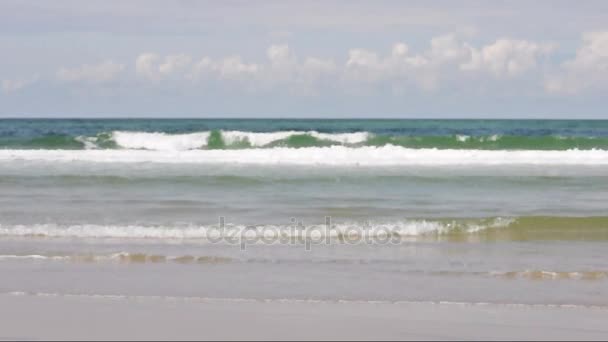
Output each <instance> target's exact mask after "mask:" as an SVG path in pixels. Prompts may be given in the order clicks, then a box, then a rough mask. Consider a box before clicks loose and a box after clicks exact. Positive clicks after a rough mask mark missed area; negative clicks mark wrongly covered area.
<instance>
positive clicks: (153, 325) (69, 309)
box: [0, 295, 608, 340]
mask: <svg viewBox="0 0 608 342" xmlns="http://www.w3.org/2000/svg"><path fill="white" fill-rule="evenodd" d="M606 317H608V309H605V308H585V307H551V306H504V305H463V304H432V303H400V304H388V303H355V302H350V303H342V302H293V301H292V302H281V301H273V302H255V301H232V300H185V299H161V298H105V297H69V296H68V297H65V296H60V297H44V296H29V295H19V296H15V295H0V339H2V340H36V339H51V340H59V339H61V340H63V339H68V340H78V339H85V340H91V339H95V340H99V339H104V340H105V339H110V340H118V339H128V340H138V339H146V340H147V339H152V340H161V339H163V340H164V339H169V340H194V339H195V340H211V339H221V340H241V339H247V340H266V339H270V340H282V339H286V340H301V339H314V340H317V339H330V340H341V339H359V340H361V339H391V340H394V339H407V340H420V339H422V340H454V339H467V340H468V339H491V340H497V339H499V340H508V339H517V340H521V339H534V340H547V339H551V340H553V339H556V340H570V339H585V340H605V339H607V338H608V325H606Z"/></svg>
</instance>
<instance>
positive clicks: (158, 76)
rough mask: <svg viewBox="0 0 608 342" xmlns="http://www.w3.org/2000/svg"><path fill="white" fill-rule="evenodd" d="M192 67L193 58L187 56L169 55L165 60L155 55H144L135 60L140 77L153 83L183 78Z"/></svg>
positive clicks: (136, 70)
mask: <svg viewBox="0 0 608 342" xmlns="http://www.w3.org/2000/svg"><path fill="white" fill-rule="evenodd" d="M191 65H192V57H191V56H189V55H186V54H177V55H168V56H166V57H164V58H163V59H161V58H160V56H158V55H157V54H155V53H143V54H141V55H139V56H138V57H137V59H136V60H135V72H136V73H137V75H138V76H140V77H143V78H144V79H148V80H151V81H160V80H162V79H166V78H172V77H175V76H183V75H184V73H186V72H188V70H189V69H190V67H191Z"/></svg>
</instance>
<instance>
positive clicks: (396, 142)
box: [0, 130, 608, 151]
mask: <svg viewBox="0 0 608 342" xmlns="http://www.w3.org/2000/svg"><path fill="white" fill-rule="evenodd" d="M336 145H337V146H346V147H351V148H357V147H371V146H373V147H382V146H400V147H405V148H409V149H457V150H542V151H551V150H555V151H564V150H571V149H578V150H594V149H595V150H608V138H607V137H584V136H555V135H547V136H515V135H499V134H494V135H489V136H469V135H438V136H434V135H429V136H411V135H397V136H390V135H378V134H373V133H370V132H350V133H321V132H317V131H276V132H245V131H221V130H214V131H203V132H195V133H181V134H169V133H164V132H137V131H112V132H102V133H99V134H97V135H95V136H69V135H45V136H40V137H34V138H15V137H0V149H20V150H29V149H34V150H35V149H47V150H85V149H127V150H150V151H188V150H206V149H254V148H255V149H257V148H275V147H285V148H306V147H328V146H336Z"/></svg>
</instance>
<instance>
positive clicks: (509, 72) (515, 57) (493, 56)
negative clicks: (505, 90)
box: [460, 39, 554, 77]
mask: <svg viewBox="0 0 608 342" xmlns="http://www.w3.org/2000/svg"><path fill="white" fill-rule="evenodd" d="M553 50H554V46H553V45H552V44H538V43H534V42H529V41H525V40H513V39H499V40H497V41H496V42H494V43H492V44H489V45H486V46H484V47H482V48H481V49H475V48H471V58H470V60H469V61H468V62H466V63H463V64H461V66H460V67H461V69H462V70H485V71H489V72H490V73H492V74H493V75H494V76H497V77H514V76H519V75H522V74H523V73H525V72H526V71H529V70H531V69H533V68H535V67H536V66H537V64H538V60H539V59H540V58H541V57H543V56H546V55H548V54H549V53H551V52H552V51H553Z"/></svg>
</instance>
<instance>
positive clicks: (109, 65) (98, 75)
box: [56, 61, 125, 83]
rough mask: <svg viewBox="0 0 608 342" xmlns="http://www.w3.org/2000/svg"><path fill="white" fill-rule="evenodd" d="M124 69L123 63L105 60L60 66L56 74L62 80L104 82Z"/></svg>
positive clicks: (111, 79) (116, 76)
mask: <svg viewBox="0 0 608 342" xmlns="http://www.w3.org/2000/svg"><path fill="white" fill-rule="evenodd" d="M124 69H125V66H124V64H119V63H115V62H113V61H106V62H102V63H100V64H96V65H89V64H85V65H82V66H80V67H76V68H61V69H59V71H57V75H56V76H57V79H58V80H60V81H62V82H90V83H104V82H110V81H113V80H115V79H117V78H118V76H119V75H120V73H121V72H122V71H123V70H124Z"/></svg>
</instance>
